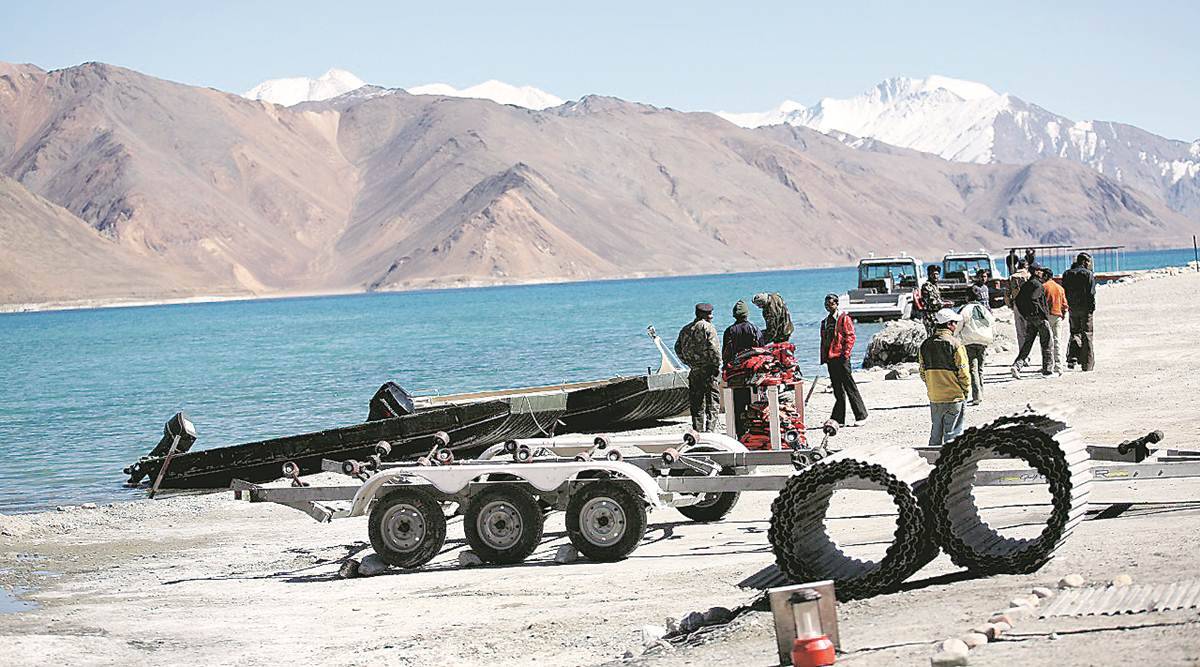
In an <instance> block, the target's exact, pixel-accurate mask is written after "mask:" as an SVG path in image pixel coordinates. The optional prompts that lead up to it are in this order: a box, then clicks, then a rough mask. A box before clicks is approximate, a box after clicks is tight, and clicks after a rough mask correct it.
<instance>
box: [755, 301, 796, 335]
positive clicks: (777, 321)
mask: <svg viewBox="0 0 1200 667" xmlns="http://www.w3.org/2000/svg"><path fill="white" fill-rule="evenodd" d="M750 302H751V303H753V304H754V305H756V306H758V307H759V308H761V309H762V315H763V322H765V323H766V325H767V328H766V329H765V330H764V331H763V341H764V343H786V342H788V340H790V339H791V337H792V332H793V331H795V327H794V326H792V316H791V314H790V313H788V307H787V303H786V302H784V300H783V297H782V296H780V294H779V292H770V293H767V292H759V293H758V294H755V295H754V297H753V298H751V299H750Z"/></svg>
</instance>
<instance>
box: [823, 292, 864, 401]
mask: <svg viewBox="0 0 1200 667" xmlns="http://www.w3.org/2000/svg"><path fill="white" fill-rule="evenodd" d="M838 302H839V298H838V295H836V294H829V295H826V297H825V310H827V311H829V317H826V318H825V319H823V320H821V363H822V364H825V367H826V368H827V369H828V370H829V384H831V385H833V396H834V403H833V414H831V415H830V417H829V418H830V419H832V420H833V421H835V422H837V423H839V424H844V423H846V401H847V400H849V401H850V409H851V410H852V411H853V412H854V421H855V422H857V423H862V422H865V421H867V406H865V405H863V399H862V395H861V394H859V393H858V385H857V384H856V383H855V382H854V373H853V372H852V371H851V369H850V353H851V352H852V351H854V320H852V319H851V318H850V316H849V315H848V314H846V313H844V312H841V311H840V310H839V309H838Z"/></svg>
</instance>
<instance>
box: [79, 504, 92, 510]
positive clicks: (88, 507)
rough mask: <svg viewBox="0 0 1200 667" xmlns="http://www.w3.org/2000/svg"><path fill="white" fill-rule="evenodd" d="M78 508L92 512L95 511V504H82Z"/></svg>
mask: <svg viewBox="0 0 1200 667" xmlns="http://www.w3.org/2000/svg"><path fill="white" fill-rule="evenodd" d="M79 508H80V509H85V510H94V509H96V503H84V504H82V505H80V506H79Z"/></svg>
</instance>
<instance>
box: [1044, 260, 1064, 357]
mask: <svg viewBox="0 0 1200 667" xmlns="http://www.w3.org/2000/svg"><path fill="white" fill-rule="evenodd" d="M1042 282H1043V283H1044V285H1043V286H1042V287H1043V289H1045V290H1046V303H1047V305H1049V306H1050V318H1049V319H1048V320H1047V323H1048V324H1049V325H1050V352H1051V358H1052V359H1054V368H1053V370H1054V372H1055V374H1057V375H1062V374H1063V369H1062V346H1061V345H1060V343H1061V342H1062V336H1060V335H1059V332H1060V329H1061V327H1060V326H1059V325H1061V324H1062V321H1063V318H1064V317H1066V316H1067V292H1066V290H1064V289H1063V288H1062V285H1059V284H1058V283H1057V282H1055V281H1054V271H1051V270H1050V269H1049V268H1043V269H1042Z"/></svg>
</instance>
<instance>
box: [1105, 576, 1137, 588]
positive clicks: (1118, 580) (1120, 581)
mask: <svg viewBox="0 0 1200 667" xmlns="http://www.w3.org/2000/svg"><path fill="white" fill-rule="evenodd" d="M1132 583H1133V577H1131V576H1129V575H1128V574H1118V575H1117V576H1115V577H1113V580H1112V581H1110V582H1109V583H1108V585H1109V586H1112V587H1114V588H1121V587H1122V586H1128V585H1130V584H1132Z"/></svg>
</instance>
